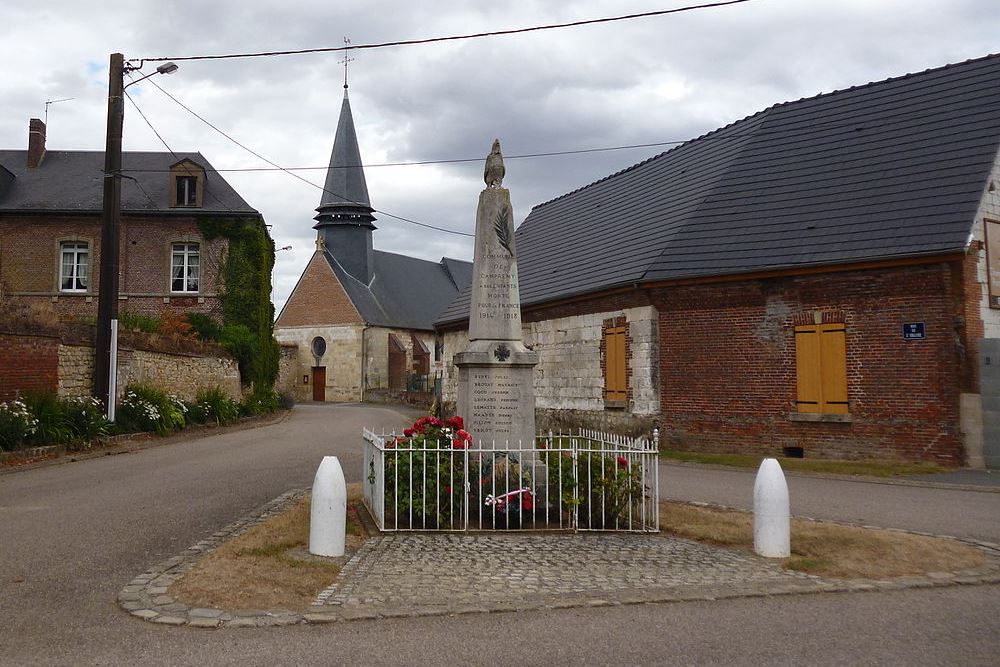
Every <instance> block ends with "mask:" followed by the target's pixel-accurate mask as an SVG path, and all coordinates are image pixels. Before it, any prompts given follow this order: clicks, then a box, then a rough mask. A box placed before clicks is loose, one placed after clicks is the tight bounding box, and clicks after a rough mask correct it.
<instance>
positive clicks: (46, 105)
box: [45, 97, 76, 127]
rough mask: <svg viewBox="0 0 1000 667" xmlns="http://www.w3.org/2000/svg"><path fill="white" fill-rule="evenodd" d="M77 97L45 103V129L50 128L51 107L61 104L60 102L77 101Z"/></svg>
mask: <svg viewBox="0 0 1000 667" xmlns="http://www.w3.org/2000/svg"><path fill="white" fill-rule="evenodd" d="M75 99H76V98H75V97H64V98H62V99H61V100H48V101H47V102H45V127H48V126H49V105H50V104H59V103H60V102H69V101H70V100H75Z"/></svg>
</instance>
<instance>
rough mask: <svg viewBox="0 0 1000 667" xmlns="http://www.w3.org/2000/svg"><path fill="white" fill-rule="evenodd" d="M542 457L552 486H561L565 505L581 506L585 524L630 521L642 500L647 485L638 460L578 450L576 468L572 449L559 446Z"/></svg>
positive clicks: (604, 525)
mask: <svg viewBox="0 0 1000 667" xmlns="http://www.w3.org/2000/svg"><path fill="white" fill-rule="evenodd" d="M594 444H597V443H594ZM557 446H558V444H557ZM541 458H542V463H544V464H545V465H546V466H547V468H548V476H549V480H548V481H549V488H550V489H559V493H560V496H561V498H562V504H563V508H565V509H571V508H572V507H573V506H574V505H576V506H577V510H578V512H577V517H578V520H579V523H580V525H581V526H583V527H588V528H609V527H613V526H615V525H616V524H619V523H624V522H627V521H628V514H629V508H630V507H631V508H632V510H633V512H637V511H638V507H639V506H641V504H642V501H643V497H644V493H645V488H644V485H643V481H642V466H641V464H640V463H639V462H638V461H630V460H629V459H628V458H626V457H624V456H614V455H608V454H604V453H602V452H585V451H583V452H581V451H578V452H577V456H576V468H575V471H574V466H573V457H572V456H571V455H570V454H569V453H566V452H560V451H559V450H558V449H556V450H553V451H552V452H551V453H545V454H542V456H541Z"/></svg>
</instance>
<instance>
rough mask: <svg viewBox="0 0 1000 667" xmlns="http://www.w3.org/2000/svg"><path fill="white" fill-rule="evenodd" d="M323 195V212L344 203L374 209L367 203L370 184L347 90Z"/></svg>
mask: <svg viewBox="0 0 1000 667" xmlns="http://www.w3.org/2000/svg"><path fill="white" fill-rule="evenodd" d="M323 189H324V191H323V195H322V197H320V204H319V207H318V208H317V209H316V210H318V211H320V212H323V211H326V210H327V209H330V208H331V207H333V208H334V209H335V208H337V207H340V206H343V205H344V204H360V205H362V206H363V207H367V208H369V209H370V208H371V202H370V201H369V200H368V185H367V183H366V182H365V170H364V167H362V166H361V150H360V149H359V148H358V135H357V133H356V132H355V131H354V117H353V116H352V115H351V102H350V100H349V99H348V98H347V89H346V88H345V89H344V101H343V103H342V104H341V107H340V118H339V120H338V121H337V135H336V137H335V138H334V140H333V152H332V153H331V154H330V166H329V168H328V169H327V172H326V183H324V185H323Z"/></svg>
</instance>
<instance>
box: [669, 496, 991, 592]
mask: <svg viewBox="0 0 1000 667" xmlns="http://www.w3.org/2000/svg"><path fill="white" fill-rule="evenodd" d="M660 526H661V528H662V529H663V531H664V532H667V533H671V534H673V535H678V536H680V537H687V538H690V539H694V540H698V541H701V542H709V543H711V544H720V545H724V546H731V547H739V548H744V549H753V516H752V515H751V514H750V513H749V512H739V511H735V510H722V509H718V508H711V507H700V506H694V505H687V504H684V503H672V502H670V503H667V502H664V503H661V504H660ZM982 563H983V556H982V554H981V553H980V552H979V550H978V549H975V548H974V547H971V546H969V545H967V544H962V543H960V542H956V541H954V540H947V539H942V538H936V537H924V536H921V535H909V534H905V533H896V532H891V531H885V530H869V529H865V528H855V527H852V526H841V525H837V524H831V523H822V522H816V521H805V520H801V519H792V556H791V557H790V558H786V559H785V561H784V564H785V566H786V567H788V568H789V569H793V570H800V571H802V572H808V573H810V574H816V575H819V576H823V577H838V578H846V579H852V578H864V579H886V578H891V577H900V576H906V575H919V574H926V573H928V572H941V571H955V570H962V569H968V568H973V567H978V566H979V565H981V564H982Z"/></svg>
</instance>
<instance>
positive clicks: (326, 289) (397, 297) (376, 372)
mask: <svg viewBox="0 0 1000 667" xmlns="http://www.w3.org/2000/svg"><path fill="white" fill-rule="evenodd" d="M375 212H376V211H375V209H374V208H372V205H371V202H370V200H369V197H368V186H367V184H366V182H365V171H364V167H363V166H362V162H361V151H360V149H359V148H358V138H357V134H356V132H355V129H354V118H353V116H352V114H351V103H350V100H349V99H348V94H347V86H346V85H345V86H344V102H343V105H342V106H341V109H340V119H339V121H338V124H337V134H336V138H335V140H334V144H333V153H332V155H331V156H330V166H329V169H328V170H327V174H326V182H325V185H324V188H323V195H322V198H321V199H320V204H319V206H318V207H317V208H316V216H315V218H314V219H315V221H316V224H315V225H313V228H314V229H315V230H316V250H315V252H314V253H313V255H312V257H311V258H310V259H309V262H308V263H307V264H306V266H305V268H304V269H303V271H302V275H301V276H300V277H299V280H298V282H297V283H296V285H295V288H294V289H293V290H292V293H291V295H290V296H289V297H288V301H287V302H286V303H285V306H284V307H283V308H282V309H281V313H280V314H279V315H278V318H277V320H276V322H275V325H274V337H275V338H276V339H277V340H278V342H279V343H281V344H282V345H283V346H286V347H289V346H294V347H295V350H296V355H295V356H296V365H297V367H298V372H297V373H295V375H294V378H293V379H294V383H289V384H293V385H294V387H295V391H294V394H295V398H296V399H297V400H306V401H308V400H312V401H335V402H357V401H364V400H378V399H379V398H380V397H386V398H387V397H390V396H391V397H393V398H395V399H399V398H401V397H402V396H403V395H404V394H405V393H406V392H420V393H421V394H424V393H425V392H432V391H433V390H434V384H435V378H436V377H437V376H438V373H437V372H436V371H437V370H438V369H439V367H440V365H441V364H440V345H435V343H436V340H437V338H436V336H435V332H434V322H435V320H437V319H438V317H439V316H440V314H441V313H442V312H443V311H444V310H445V308H447V307H448V305H449V304H450V303H451V302H452V301H454V300H455V298H456V297H457V296H458V294H459V293H460V292H461V291H462V289H464V288H465V287H466V286H467V285H468V284H469V283H470V282H471V280H472V263H471V262H465V261H461V260H456V259H450V258H442V259H441V260H440V261H438V262H432V261H427V260H423V259H418V258H416V257H408V256H406V255H399V254H395V253H390V252H383V251H380V250H375V249H374V248H373V246H372V236H373V233H374V232H375V230H376V227H375V224H374V221H375V216H374V215H373V214H374V213H375ZM286 386H287V385H286ZM425 395H426V394H425Z"/></svg>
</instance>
